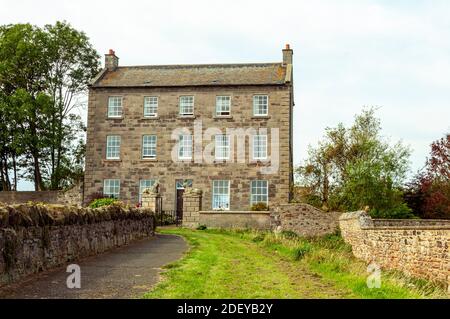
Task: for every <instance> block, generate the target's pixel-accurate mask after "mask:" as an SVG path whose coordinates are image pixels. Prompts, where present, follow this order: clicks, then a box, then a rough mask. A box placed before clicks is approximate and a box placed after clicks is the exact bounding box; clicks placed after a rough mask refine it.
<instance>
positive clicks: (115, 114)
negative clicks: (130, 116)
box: [108, 96, 123, 118]
mask: <svg viewBox="0 0 450 319" xmlns="http://www.w3.org/2000/svg"><path fill="white" fill-rule="evenodd" d="M118 101H120V103H117V102H118ZM113 102H114V103H113ZM113 104H114V105H113ZM122 116H123V97H122V96H108V117H109V118H121V117H122Z"/></svg>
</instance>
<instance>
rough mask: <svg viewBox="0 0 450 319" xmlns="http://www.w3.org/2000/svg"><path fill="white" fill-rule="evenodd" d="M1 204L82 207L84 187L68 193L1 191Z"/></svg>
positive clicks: (73, 188) (80, 186) (72, 189)
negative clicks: (31, 203) (30, 203)
mask: <svg viewBox="0 0 450 319" xmlns="http://www.w3.org/2000/svg"><path fill="white" fill-rule="evenodd" d="M0 202H1V203H5V204H24V203H28V202H35V203H37V202H40V203H46V204H62V205H72V206H81V205H82V202H83V185H82V184H78V185H76V186H74V187H72V188H71V189H69V190H66V191H37V192H35V191H23V192H22V191H19V192H12V191H1V192H0Z"/></svg>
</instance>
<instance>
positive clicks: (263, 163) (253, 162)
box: [248, 159, 271, 166]
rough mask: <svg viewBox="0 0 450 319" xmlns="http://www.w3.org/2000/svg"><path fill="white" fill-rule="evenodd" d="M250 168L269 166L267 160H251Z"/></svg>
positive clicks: (269, 162)
mask: <svg viewBox="0 0 450 319" xmlns="http://www.w3.org/2000/svg"><path fill="white" fill-rule="evenodd" d="M248 164H249V165H251V166H268V165H270V164H271V161H270V160H269V159H267V160H251V161H250V162H249V163H248Z"/></svg>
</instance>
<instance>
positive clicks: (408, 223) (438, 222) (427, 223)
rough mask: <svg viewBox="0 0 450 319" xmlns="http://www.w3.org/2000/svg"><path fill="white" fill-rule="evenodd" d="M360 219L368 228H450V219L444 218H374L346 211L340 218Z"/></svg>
mask: <svg viewBox="0 0 450 319" xmlns="http://www.w3.org/2000/svg"><path fill="white" fill-rule="evenodd" d="M352 219H358V220H359V221H360V225H361V226H360V227H361V229H366V230H369V229H370V230H387V229H392V230H402V229H404V230H408V229H412V230H439V229H443V230H444V229H450V220H444V219H373V218H371V217H370V216H369V215H368V214H367V213H366V212H363V211H361V212H351V213H344V214H342V215H341V216H340V217H339V220H341V221H345V220H352Z"/></svg>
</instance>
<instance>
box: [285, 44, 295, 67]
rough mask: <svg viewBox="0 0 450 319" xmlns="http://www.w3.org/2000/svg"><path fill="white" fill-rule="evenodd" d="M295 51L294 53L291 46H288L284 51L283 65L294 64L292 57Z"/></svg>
mask: <svg viewBox="0 0 450 319" xmlns="http://www.w3.org/2000/svg"><path fill="white" fill-rule="evenodd" d="M293 55H294V51H292V49H291V47H290V45H289V44H286V48H285V49H283V65H288V64H292V56H293Z"/></svg>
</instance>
